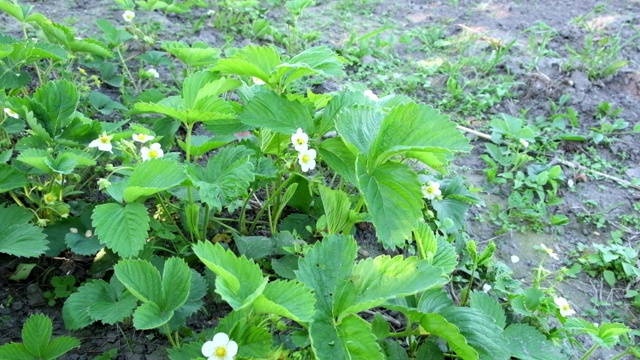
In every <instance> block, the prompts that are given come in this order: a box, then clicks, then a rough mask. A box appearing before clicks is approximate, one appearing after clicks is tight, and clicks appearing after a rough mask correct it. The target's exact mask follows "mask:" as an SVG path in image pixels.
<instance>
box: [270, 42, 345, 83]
mask: <svg viewBox="0 0 640 360" xmlns="http://www.w3.org/2000/svg"><path fill="white" fill-rule="evenodd" d="M309 75H320V76H327V77H329V76H342V75H344V72H343V63H342V61H341V59H340V58H338V57H337V56H336V54H335V53H334V52H333V51H331V50H330V49H329V48H328V47H326V46H317V47H312V48H308V49H306V50H304V51H303V52H301V53H300V54H298V55H296V56H294V57H293V58H291V59H290V60H289V61H287V62H286V63H283V64H281V65H279V66H278V67H277V69H276V71H275V75H273V77H272V79H273V80H274V81H275V82H276V83H278V84H283V87H285V88H286V87H288V86H289V85H290V84H291V83H293V82H294V81H296V80H298V79H300V78H302V77H304V76H309Z"/></svg>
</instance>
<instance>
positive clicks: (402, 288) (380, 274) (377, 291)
mask: <svg viewBox="0 0 640 360" xmlns="http://www.w3.org/2000/svg"><path fill="white" fill-rule="evenodd" d="M446 282H447V279H446V277H444V274H443V273H442V269H440V268H438V267H434V266H432V265H431V264H429V263H428V262H427V261H426V260H422V261H421V260H418V258H417V257H415V256H412V257H408V258H406V259H405V258H403V257H402V256H396V257H393V258H392V257H389V256H378V257H376V258H368V259H365V260H361V261H360V262H358V263H357V264H356V265H355V266H354V268H353V272H352V274H351V277H350V278H349V280H348V282H344V283H343V284H342V286H341V287H340V289H339V291H338V295H337V296H336V303H335V307H334V308H335V315H337V316H338V319H340V318H342V317H344V316H346V315H348V314H356V313H359V312H361V311H364V310H368V309H371V308H373V307H376V306H379V305H382V304H384V303H385V302H386V301H387V300H389V299H393V298H398V297H404V296H409V295H414V294H416V293H418V292H422V291H426V290H429V289H431V288H435V287H440V286H442V285H444V284H445V283H446Z"/></svg>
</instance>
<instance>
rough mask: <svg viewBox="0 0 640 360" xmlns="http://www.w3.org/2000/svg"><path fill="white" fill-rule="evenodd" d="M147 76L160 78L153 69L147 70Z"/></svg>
mask: <svg viewBox="0 0 640 360" xmlns="http://www.w3.org/2000/svg"><path fill="white" fill-rule="evenodd" d="M147 74H149V75H151V76H153V77H154V78H156V79H157V78H159V77H160V73H158V70H156V69H154V68H148V69H147Z"/></svg>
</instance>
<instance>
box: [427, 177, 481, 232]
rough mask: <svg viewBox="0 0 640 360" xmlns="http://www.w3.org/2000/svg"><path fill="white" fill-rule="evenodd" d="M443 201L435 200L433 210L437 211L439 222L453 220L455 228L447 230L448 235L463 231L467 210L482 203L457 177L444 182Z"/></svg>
mask: <svg viewBox="0 0 640 360" xmlns="http://www.w3.org/2000/svg"><path fill="white" fill-rule="evenodd" d="M442 185H443V187H444V189H443V191H442V197H443V199H442V200H434V201H432V202H431V205H432V206H433V209H434V210H435V211H436V214H437V216H438V220H440V221H441V222H445V221H447V220H446V219H451V220H453V226H452V227H449V228H448V229H446V230H447V231H448V233H453V232H456V231H459V230H461V229H462V228H463V227H464V224H465V222H466V215H467V210H468V209H469V207H470V206H471V204H476V203H479V202H480V199H479V198H478V197H477V196H475V195H473V194H472V193H471V192H469V190H467V188H466V187H465V185H464V179H463V178H462V177H460V176H456V177H455V178H453V179H451V181H445V182H443V184H442Z"/></svg>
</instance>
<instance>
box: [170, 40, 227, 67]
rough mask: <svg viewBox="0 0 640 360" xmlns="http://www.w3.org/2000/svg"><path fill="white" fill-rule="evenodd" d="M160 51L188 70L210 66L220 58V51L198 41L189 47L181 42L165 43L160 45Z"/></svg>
mask: <svg viewBox="0 0 640 360" xmlns="http://www.w3.org/2000/svg"><path fill="white" fill-rule="evenodd" d="M162 49H164V50H165V51H166V52H168V53H169V54H171V55H173V56H175V57H177V58H178V59H179V60H180V61H182V62H183V63H185V65H187V67H190V68H195V67H199V66H208V65H212V64H214V63H215V62H216V61H217V60H218V56H220V49H217V48H212V47H210V46H209V45H207V44H206V43H204V42H200V41H197V42H194V43H193V44H192V45H191V47H190V46H189V45H187V44H185V43H183V42H178V41H166V42H163V43H162Z"/></svg>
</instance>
